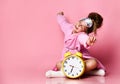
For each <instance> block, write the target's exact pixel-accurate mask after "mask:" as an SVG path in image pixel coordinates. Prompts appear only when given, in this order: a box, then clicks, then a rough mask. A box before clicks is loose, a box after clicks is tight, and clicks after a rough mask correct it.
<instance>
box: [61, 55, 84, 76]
mask: <svg viewBox="0 0 120 84" xmlns="http://www.w3.org/2000/svg"><path fill="white" fill-rule="evenodd" d="M63 71H64V73H65V75H67V76H68V77H71V78H75V77H78V76H80V75H81V73H83V71H84V63H83V62H82V60H81V59H79V58H78V57H76V56H70V57H68V58H66V59H65V60H64V62H63Z"/></svg>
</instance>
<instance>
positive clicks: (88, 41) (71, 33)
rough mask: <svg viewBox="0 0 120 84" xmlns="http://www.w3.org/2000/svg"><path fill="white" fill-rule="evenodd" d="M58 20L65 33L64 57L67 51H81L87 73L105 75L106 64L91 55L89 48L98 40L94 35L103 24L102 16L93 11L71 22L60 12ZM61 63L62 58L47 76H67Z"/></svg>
mask: <svg viewBox="0 0 120 84" xmlns="http://www.w3.org/2000/svg"><path fill="white" fill-rule="evenodd" d="M57 21H58V23H59V25H60V27H61V30H62V31H63V32H64V35H65V38H64V48H63V52H62V57H64V54H65V53H66V52H67V51H70V52H72V53H75V52H81V53H82V54H83V59H84V60H85V65H86V67H85V74H90V75H100V76H104V75H105V68H104V66H103V65H102V64H101V62H100V61H98V60H97V59H96V58H94V57H92V56H90V54H89V52H88V50H87V49H88V48H90V46H92V45H93V44H94V43H95V41H96V38H95V36H94V35H96V33H97V29H98V28H100V27H101V26H102V22H103V18H102V16H101V15H100V14H98V13H96V12H91V13H89V15H88V17H87V18H84V19H81V20H79V21H78V22H76V23H75V24H71V23H69V22H68V21H67V20H66V18H65V17H64V13H63V12H59V13H58V14H57ZM90 34H93V35H90ZM62 59H63V58H62ZM61 63H62V60H61V61H60V62H58V63H57V64H56V66H55V68H54V69H53V70H49V71H47V72H46V77H65V75H64V74H63V73H62V71H61Z"/></svg>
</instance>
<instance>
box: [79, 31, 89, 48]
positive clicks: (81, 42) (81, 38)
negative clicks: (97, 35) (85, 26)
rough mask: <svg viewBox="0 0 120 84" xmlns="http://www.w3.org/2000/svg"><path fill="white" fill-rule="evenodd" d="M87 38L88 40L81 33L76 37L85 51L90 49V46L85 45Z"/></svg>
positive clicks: (86, 36) (85, 35)
mask: <svg viewBox="0 0 120 84" xmlns="http://www.w3.org/2000/svg"><path fill="white" fill-rule="evenodd" d="M88 38H89V36H88V35H87V34H85V33H82V34H80V35H79V36H78V40H79V43H80V44H81V45H83V46H84V47H85V48H87V49H88V48H90V46H89V45H87V40H88Z"/></svg>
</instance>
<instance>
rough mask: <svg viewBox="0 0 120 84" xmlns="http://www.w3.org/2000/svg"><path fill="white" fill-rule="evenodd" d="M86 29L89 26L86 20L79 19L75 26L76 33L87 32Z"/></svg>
mask: <svg viewBox="0 0 120 84" xmlns="http://www.w3.org/2000/svg"><path fill="white" fill-rule="evenodd" d="M86 30H87V26H86V23H85V22H84V21H78V22H77V23H76V24H75V27H74V28H73V31H74V32H75V33H79V32H86Z"/></svg>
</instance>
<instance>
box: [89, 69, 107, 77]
mask: <svg viewBox="0 0 120 84" xmlns="http://www.w3.org/2000/svg"><path fill="white" fill-rule="evenodd" d="M88 74H90V75H98V76H105V70H103V69H99V70H94V71H90V72H88Z"/></svg>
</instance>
